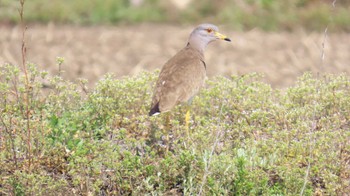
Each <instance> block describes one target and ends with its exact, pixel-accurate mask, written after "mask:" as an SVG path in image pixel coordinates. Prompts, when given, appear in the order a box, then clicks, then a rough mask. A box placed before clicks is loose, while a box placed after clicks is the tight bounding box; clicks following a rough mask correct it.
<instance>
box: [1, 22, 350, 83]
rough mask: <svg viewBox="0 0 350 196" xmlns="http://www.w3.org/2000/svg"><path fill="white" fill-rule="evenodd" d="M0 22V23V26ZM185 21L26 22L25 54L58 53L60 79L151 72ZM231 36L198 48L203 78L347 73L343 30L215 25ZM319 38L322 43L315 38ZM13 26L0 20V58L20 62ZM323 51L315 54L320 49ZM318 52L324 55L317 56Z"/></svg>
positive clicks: (179, 43)
mask: <svg viewBox="0 0 350 196" xmlns="http://www.w3.org/2000/svg"><path fill="white" fill-rule="evenodd" d="M0 25H1V24H0ZM192 28H193V27H192V26H170V25H155V24H142V25H137V26H123V25H121V26H108V27H106V26H88V27H84V26H64V25H63V26H61V25H60V26H56V25H53V24H49V25H45V26H40V25H29V26H28V30H27V33H26V35H27V36H26V40H27V48H28V49H27V51H28V52H27V57H28V58H27V59H28V61H29V62H33V63H36V64H38V65H39V67H41V68H43V69H45V70H48V71H49V72H50V73H52V74H56V73H57V72H58V66H57V65H56V60H55V59H56V57H58V56H59V57H63V58H64V59H65V62H64V64H63V66H62V69H63V70H64V71H65V73H64V74H63V76H64V77H65V78H67V79H71V80H73V81H74V80H75V79H77V78H86V79H88V80H89V84H90V85H93V84H94V83H95V82H96V81H97V80H98V79H100V78H101V77H102V76H103V75H104V74H105V73H108V72H113V73H114V74H115V75H116V76H118V77H121V76H125V75H135V74H138V73H139V72H141V71H144V70H147V71H154V70H155V69H160V68H161V67H162V65H163V64H164V63H165V62H166V61H167V59H169V58H170V57H171V56H173V55H174V54H175V53H176V52H177V51H178V50H180V49H181V48H182V47H184V46H185V45H186V42H187V38H188V35H189V33H190V32H191V31H192ZM220 31H221V32H222V33H224V34H226V35H228V36H229V37H230V38H231V39H232V42H223V41H217V42H214V43H212V44H210V45H209V46H208V48H207V51H206V53H205V57H206V63H207V69H208V76H209V77H213V76H216V75H224V76H230V75H242V74H247V73H251V72H258V73H263V74H264V75H265V78H264V80H265V81H266V82H268V83H270V84H271V85H272V86H273V87H288V86H290V85H292V84H293V83H294V82H295V81H296V78H297V77H298V76H301V75H302V74H303V73H304V72H306V71H310V72H313V73H315V74H318V73H335V74H339V73H346V74H347V75H349V74H350V34H348V33H332V32H331V31H328V34H327V36H325V34H324V33H317V32H305V31H298V32H263V31H259V30H252V31H249V32H235V31H232V30H229V29H225V28H221V29H220ZM323 43H324V44H323ZM20 48H21V30H20V28H19V27H18V26H11V25H4V24H2V25H1V26H0V63H1V64H3V63H12V64H19V62H21V60H20V59H21V55H20V51H21V49H20ZM322 51H323V52H322ZM322 53H324V57H323V58H322Z"/></svg>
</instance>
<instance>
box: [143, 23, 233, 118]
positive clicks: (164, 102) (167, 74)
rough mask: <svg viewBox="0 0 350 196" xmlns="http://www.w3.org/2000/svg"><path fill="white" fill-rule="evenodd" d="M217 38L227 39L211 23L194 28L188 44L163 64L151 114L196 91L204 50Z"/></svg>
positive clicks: (200, 83) (203, 75)
mask: <svg viewBox="0 0 350 196" xmlns="http://www.w3.org/2000/svg"><path fill="white" fill-rule="evenodd" d="M216 39H222V40H226V41H230V39H228V38H227V37H226V36H224V35H222V34H220V33H218V28H217V27H216V26H214V25H211V24H202V25H199V26H198V27H197V28H195V29H194V30H193V32H192V33H191V35H190V38H189V41H188V43H187V46H186V47H185V48H183V49H182V50H180V51H179V52H178V53H177V54H176V55H175V56H174V57H172V58H171V59H169V60H168V62H166V63H165V65H164V66H163V68H162V70H161V72H160V74H159V78H158V81H157V83H156V87H155V90H154V94H153V99H152V106H151V110H150V112H149V115H150V116H151V115H154V114H158V113H161V112H166V111H169V110H171V109H172V108H173V107H175V106H176V105H177V104H179V103H182V102H187V101H189V100H190V99H191V98H192V97H193V96H194V95H195V94H197V93H198V91H199V89H200V88H201V87H202V86H203V85H204V82H205V78H206V64H205V61H204V55H203V52H204V49H205V47H206V46H207V45H208V43H210V42H212V41H214V40H216Z"/></svg>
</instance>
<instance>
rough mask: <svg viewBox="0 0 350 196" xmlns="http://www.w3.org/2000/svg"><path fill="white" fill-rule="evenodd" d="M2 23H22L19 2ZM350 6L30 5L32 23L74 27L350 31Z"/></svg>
mask: <svg viewBox="0 0 350 196" xmlns="http://www.w3.org/2000/svg"><path fill="white" fill-rule="evenodd" d="M0 5H1V6H0V21H5V22H6V21H7V22H14V23H16V22H19V20H18V17H17V9H18V2H16V1H12V0H2V1H1V2H0ZM349 6H350V4H349V3H348V2H346V1H336V2H335V7H333V6H332V2H329V1H315V0H287V1H276V0H250V1H241V0H222V1H218V2H215V3H213V2H212V1H210V0H204V1H200V2H199V1H192V2H191V4H190V5H189V6H187V7H186V8H185V9H177V8H175V7H174V6H173V4H171V2H170V1H167V2H164V1H160V0H144V2H143V4H141V6H133V5H132V4H131V3H130V1H128V0H119V1H114V0H104V1H99V0H92V1H88V2H86V1H83V0H75V1H61V0H52V1H50V3H46V2H45V1H43V0H31V1H28V2H27V3H26V12H25V18H26V20H27V21H28V22H42V23H48V22H50V21H53V22H56V23H70V24H83V25H86V24H116V23H117V24H125V23H127V24H135V23H142V22H163V23H165V22H166V23H177V24H178V23H191V24H194V23H202V22H213V23H217V24H225V25H227V26H230V27H232V28H235V29H238V30H250V29H252V28H261V29H264V30H295V29H299V28H305V29H308V30H317V31H323V30H324V29H325V27H326V26H330V27H331V28H332V30H333V31H349V30H350V29H349V26H350V20H349V19H350V13H349V12H348V10H349V9H350V7H349Z"/></svg>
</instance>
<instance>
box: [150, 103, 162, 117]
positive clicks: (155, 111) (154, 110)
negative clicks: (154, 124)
mask: <svg viewBox="0 0 350 196" xmlns="http://www.w3.org/2000/svg"><path fill="white" fill-rule="evenodd" d="M159 113H160V110H159V102H158V103H157V104H156V105H154V106H153V107H152V108H151V111H150V112H149V114H148V115H149V116H153V115H157V114H159Z"/></svg>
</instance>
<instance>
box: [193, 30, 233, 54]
mask: <svg viewBox="0 0 350 196" xmlns="http://www.w3.org/2000/svg"><path fill="white" fill-rule="evenodd" d="M215 40H225V41H229V42H230V41H231V40H230V38H228V37H227V36H226V35H223V34H221V33H219V28H218V27H217V26H215V25H213V24H201V25H199V26H197V27H196V28H195V29H194V30H193V31H192V33H191V35H190V38H189V43H190V45H192V46H194V47H195V48H197V49H198V50H201V51H203V50H204V49H205V47H206V46H207V45H208V44H209V43H210V42H212V41H215Z"/></svg>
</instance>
